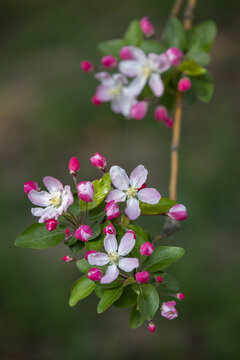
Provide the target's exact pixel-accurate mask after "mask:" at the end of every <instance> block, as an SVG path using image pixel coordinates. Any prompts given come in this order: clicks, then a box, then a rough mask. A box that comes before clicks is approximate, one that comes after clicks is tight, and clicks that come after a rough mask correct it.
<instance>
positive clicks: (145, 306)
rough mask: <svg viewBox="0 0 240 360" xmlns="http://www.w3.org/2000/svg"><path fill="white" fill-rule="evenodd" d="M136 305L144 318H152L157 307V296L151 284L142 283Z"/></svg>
mask: <svg viewBox="0 0 240 360" xmlns="http://www.w3.org/2000/svg"><path fill="white" fill-rule="evenodd" d="M137 301H138V307H139V311H140V313H141V315H142V317H143V318H144V319H145V320H148V321H150V320H152V319H153V317H154V315H155V314H156V312H157V310H158V307H159V296H158V293H157V290H156V288H155V287H154V286H153V285H151V284H144V285H143V286H142V289H141V291H140V294H139V295H138V299H137Z"/></svg>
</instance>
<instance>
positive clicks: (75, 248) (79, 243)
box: [69, 240, 84, 253]
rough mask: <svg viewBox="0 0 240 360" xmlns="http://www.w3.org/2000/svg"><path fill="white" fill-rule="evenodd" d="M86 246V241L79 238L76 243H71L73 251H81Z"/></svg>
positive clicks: (70, 246)
mask: <svg viewBox="0 0 240 360" xmlns="http://www.w3.org/2000/svg"><path fill="white" fill-rule="evenodd" d="M83 247H84V242H83V241H81V240H78V241H77V242H76V243H74V244H73V245H69V249H70V250H71V251H72V252H73V253H77V252H79V251H81V250H82V249H83Z"/></svg>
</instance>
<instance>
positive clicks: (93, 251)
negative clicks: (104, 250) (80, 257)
mask: <svg viewBox="0 0 240 360" xmlns="http://www.w3.org/2000/svg"><path fill="white" fill-rule="evenodd" d="M90 254H96V250H89V251H87V252H86V254H85V256H84V257H85V259H86V260H88V255H90Z"/></svg>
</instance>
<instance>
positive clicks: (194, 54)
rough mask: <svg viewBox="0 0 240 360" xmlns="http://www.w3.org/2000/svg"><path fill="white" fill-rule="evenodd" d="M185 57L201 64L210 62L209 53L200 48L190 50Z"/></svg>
mask: <svg viewBox="0 0 240 360" xmlns="http://www.w3.org/2000/svg"><path fill="white" fill-rule="evenodd" d="M187 58H188V59H190V60H194V61H196V62H197V63H198V64H199V65H202V66H205V65H208V64H209V62H210V55H209V54H207V53H206V52H205V51H201V50H190V51H189V53H188V55H187Z"/></svg>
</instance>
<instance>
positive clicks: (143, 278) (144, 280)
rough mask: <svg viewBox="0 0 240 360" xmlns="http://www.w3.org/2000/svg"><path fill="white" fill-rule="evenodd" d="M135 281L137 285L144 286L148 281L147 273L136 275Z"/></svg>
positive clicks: (142, 272)
mask: <svg viewBox="0 0 240 360" xmlns="http://www.w3.org/2000/svg"><path fill="white" fill-rule="evenodd" d="M135 276H136V280H137V282H138V283H139V284H145V283H147V282H148V281H149V279H150V275H149V272H148V271H141V272H138V273H136V275H135Z"/></svg>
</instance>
